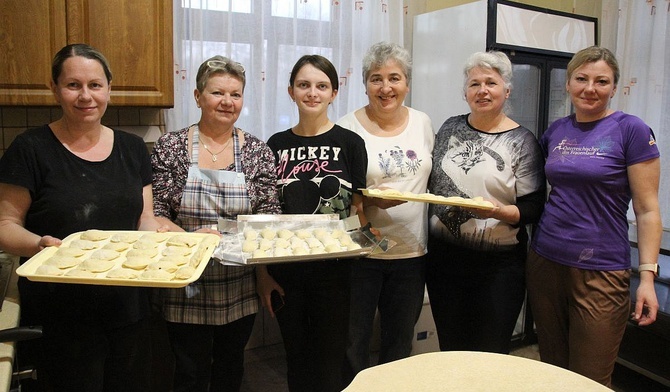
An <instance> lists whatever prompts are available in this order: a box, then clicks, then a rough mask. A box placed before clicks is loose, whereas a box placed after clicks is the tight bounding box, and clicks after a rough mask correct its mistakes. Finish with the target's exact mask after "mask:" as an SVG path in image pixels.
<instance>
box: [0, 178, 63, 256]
mask: <svg viewBox="0 0 670 392" xmlns="http://www.w3.org/2000/svg"><path fill="white" fill-rule="evenodd" d="M31 203H32V200H31V198H30V193H29V192H28V190H27V189H26V188H23V187H20V186H16V185H9V184H0V249H2V250H3V251H5V252H7V253H10V254H13V255H16V256H21V257H32V256H34V255H35V254H37V253H38V252H39V251H40V250H42V249H44V248H45V247H47V246H57V245H60V244H61V240H60V239H58V238H54V237H52V236H44V237H40V236H39V235H37V234H35V233H32V232H30V231H28V230H26V229H25V227H24V225H25V219H26V214H27V213H28V209H29V208H30V204H31Z"/></svg>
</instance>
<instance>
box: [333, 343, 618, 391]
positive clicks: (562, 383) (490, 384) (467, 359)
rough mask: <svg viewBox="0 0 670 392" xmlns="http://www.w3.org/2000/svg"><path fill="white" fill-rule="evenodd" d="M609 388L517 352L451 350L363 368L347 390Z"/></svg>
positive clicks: (571, 389) (578, 389) (569, 389)
mask: <svg viewBox="0 0 670 392" xmlns="http://www.w3.org/2000/svg"><path fill="white" fill-rule="evenodd" d="M382 391H383V392H393V391H398V392H401V391H402V392H406V391H412V392H427V391H487V392H489V391H496V392H499V391H509V392H522V391H528V392H531V391H532V392H538V391H541V392H551V391H555V392H565V391H580V392H605V391H611V389H609V388H607V387H605V386H603V385H602V384H599V383H597V382H595V381H593V380H590V379H588V378H586V377H584V376H582V375H579V374H577V373H573V372H571V371H569V370H565V369H562V368H559V367H556V366H553V365H549V364H546V363H542V362H540V361H536V360H533V359H528V358H522V357H516V356H513V355H502V354H492V353H483V352H472V351H447V352H434V353H427V354H421V355H416V356H413V357H409V358H405V359H401V360H398V361H394V362H390V363H387V364H383V365H378V366H374V367H371V368H368V369H365V370H363V371H362V372H360V373H359V374H358V375H357V376H356V378H355V379H354V381H353V382H352V383H351V384H350V385H349V386H348V387H347V388H346V389H345V390H344V392H382Z"/></svg>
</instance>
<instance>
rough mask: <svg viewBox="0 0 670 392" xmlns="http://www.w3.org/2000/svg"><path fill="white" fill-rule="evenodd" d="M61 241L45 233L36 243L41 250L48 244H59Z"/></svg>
mask: <svg viewBox="0 0 670 392" xmlns="http://www.w3.org/2000/svg"><path fill="white" fill-rule="evenodd" d="M62 243H63V241H61V240H59V239H58V238H56V237H52V236H50V235H45V236H44V237H41V238H40V240H39V242H38V243H37V246H38V247H39V250H42V249H44V248H46V247H48V246H60V245H61V244H62Z"/></svg>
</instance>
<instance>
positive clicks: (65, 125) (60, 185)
mask: <svg viewBox="0 0 670 392" xmlns="http://www.w3.org/2000/svg"><path fill="white" fill-rule="evenodd" d="M52 79H53V80H52V82H51V89H52V91H53V93H54V97H55V98H56V100H57V101H58V103H59V104H60V105H61V108H62V110H63V116H62V117H61V118H60V119H58V120H56V121H54V122H52V123H50V124H48V125H44V126H41V127H38V128H35V129H30V130H28V131H26V132H24V133H23V134H21V135H19V136H18V137H17V138H16V139H15V140H14V142H13V143H12V144H11V146H10V147H9V148H8V149H7V151H6V152H5V154H4V155H3V157H2V160H0V249H2V250H3V251H5V252H8V253H11V254H14V255H18V256H21V257H22V259H21V261H22V262H23V261H25V260H26V259H27V258H29V257H31V256H34V255H35V254H37V253H38V252H39V251H40V250H42V249H44V248H45V247H47V246H58V245H60V244H61V239H63V238H65V237H66V236H68V235H69V234H72V233H74V232H78V231H84V230H87V229H93V228H95V229H102V230H138V229H140V230H157V229H158V228H159V226H160V224H159V223H158V222H157V221H156V219H155V218H154V216H153V204H152V194H151V179H152V174H151V163H150V161H149V154H148V151H147V149H146V146H145V144H144V142H143V141H142V139H141V138H139V137H136V136H134V135H130V134H127V133H125V132H121V131H116V130H112V129H110V128H108V127H106V126H104V125H102V124H101V118H102V116H103V114H104V113H105V110H106V108H107V104H108V102H109V98H110V90H111V87H110V83H111V80H112V74H111V72H110V70H109V65H108V64H107V60H106V59H105V58H104V56H103V55H102V54H101V53H100V52H98V51H97V50H95V49H94V48H92V47H90V46H88V45H84V44H73V45H68V46H66V47H64V48H62V49H61V50H60V51H59V52H58V53H57V54H56V56H55V58H54V60H53V66H52ZM19 292H20V295H21V324H22V325H42V326H43V337H42V338H41V339H39V340H38V341H35V343H36V344H38V345H39V346H38V347H35V350H34V351H35V352H31V353H32V354H33V355H35V356H34V357H32V358H31V360H34V361H36V363H35V364H36V366H37V368H38V374H39V377H38V378H39V382H40V383H41V384H44V385H43V386H44V388H47V389H49V390H56V391H102V390H103V389H104V390H117V391H120V390H124V391H131V390H136V391H146V390H148V389H149V387H150V386H149V375H150V371H149V370H150V346H149V342H150V339H149V337H150V335H149V330H148V328H147V323H146V320H147V319H148V316H149V310H150V306H149V296H148V289H146V288H136V287H117V286H94V285H78V284H62V283H39V282H31V281H28V280H26V279H25V278H21V279H19ZM31 343H32V342H31ZM26 354H28V353H26ZM27 356H28V355H22V357H23V358H24V359H25V357H27Z"/></svg>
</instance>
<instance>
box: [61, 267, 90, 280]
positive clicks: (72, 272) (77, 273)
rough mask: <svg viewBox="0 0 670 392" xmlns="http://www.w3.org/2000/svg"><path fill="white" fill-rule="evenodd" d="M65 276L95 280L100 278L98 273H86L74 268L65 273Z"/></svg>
mask: <svg viewBox="0 0 670 392" xmlns="http://www.w3.org/2000/svg"><path fill="white" fill-rule="evenodd" d="M63 276H73V277H77V278H95V277H96V276H98V275H97V274H96V273H94V272H91V271H86V270H83V269H78V268H73V269H71V270H69V271H68V272H66V273H65V275H63Z"/></svg>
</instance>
